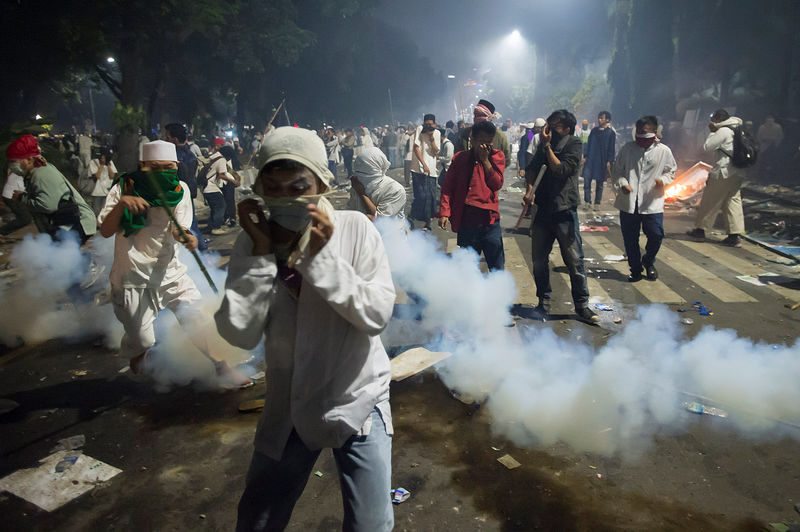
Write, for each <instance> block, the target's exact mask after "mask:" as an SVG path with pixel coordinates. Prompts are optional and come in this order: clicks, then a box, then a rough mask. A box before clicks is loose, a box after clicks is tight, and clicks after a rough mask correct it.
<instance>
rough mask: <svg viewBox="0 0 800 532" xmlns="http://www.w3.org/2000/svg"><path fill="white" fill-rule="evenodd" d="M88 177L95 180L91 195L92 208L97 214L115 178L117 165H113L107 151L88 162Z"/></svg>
mask: <svg viewBox="0 0 800 532" xmlns="http://www.w3.org/2000/svg"><path fill="white" fill-rule="evenodd" d="M89 177H90V178H94V180H95V182H94V187H93V188H92V194H91V196H92V210H94V213H95V215H97V214H100V211H101V210H103V203H105V201H106V196H108V192H109V190H111V185H112V184H113V183H114V180H115V179H116V178H117V167H116V166H114V161H112V160H111V159H110V158H109V154H108V152H107V151H103V152H102V153H100V157H98V158H97V159H92V161H91V162H90V163H89Z"/></svg>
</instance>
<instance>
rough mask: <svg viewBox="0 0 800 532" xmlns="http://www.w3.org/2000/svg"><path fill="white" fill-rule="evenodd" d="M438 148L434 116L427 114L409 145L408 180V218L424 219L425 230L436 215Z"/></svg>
mask: <svg viewBox="0 0 800 532" xmlns="http://www.w3.org/2000/svg"><path fill="white" fill-rule="evenodd" d="M440 148H441V135H440V134H439V130H438V129H436V117H435V116H434V115H432V114H426V115H425V116H424V117H423V119H422V125H421V126H419V127H418V128H417V131H416V134H415V136H414V142H413V145H412V150H413V155H412V158H411V181H412V184H413V191H414V192H413V193H414V200H413V201H412V203H411V210H410V211H409V213H408V218H409V220H419V221H421V222H423V224H424V227H423V230H424V231H430V229H431V219H432V218H435V217H436V216H437V214H438V211H439V190H438V182H437V177H438V176H437V174H436V162H437V159H436V158H437V157H438V156H439V150H440ZM412 223H413V222H412ZM412 227H413V225H412Z"/></svg>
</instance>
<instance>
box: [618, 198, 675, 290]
mask: <svg viewBox="0 0 800 532" xmlns="http://www.w3.org/2000/svg"><path fill="white" fill-rule="evenodd" d="M619 225H620V227H621V228H622V239H623V240H624V241H625V254H626V255H627V256H628V266H630V267H631V273H633V274H636V273H642V266H644V267H645V268H646V267H648V266H652V265H653V264H655V262H656V254H657V253H658V250H659V249H661V241H662V240H664V213H663V212H659V213H656V214H639V210H638V209H636V211H634V213H633V214H628V213H627V212H623V211H619ZM639 228H641V230H642V232H643V233H644V236H646V237H647V244H646V245H645V247H644V257H642V250H641V249H640V248H639Z"/></svg>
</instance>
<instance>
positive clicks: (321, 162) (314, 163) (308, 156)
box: [256, 126, 334, 188]
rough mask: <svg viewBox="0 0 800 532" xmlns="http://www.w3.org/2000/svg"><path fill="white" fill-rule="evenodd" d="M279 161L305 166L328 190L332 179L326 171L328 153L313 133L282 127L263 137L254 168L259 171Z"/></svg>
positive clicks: (331, 175) (328, 171) (296, 128)
mask: <svg viewBox="0 0 800 532" xmlns="http://www.w3.org/2000/svg"><path fill="white" fill-rule="evenodd" d="M280 159H289V160H291V161H295V162H298V163H300V164H302V165H303V166H306V167H307V168H308V169H309V170H311V171H312V172H314V175H316V176H317V177H318V178H319V179H320V181H322V182H323V183H324V184H325V186H326V187H328V188H330V185H331V182H332V181H333V179H334V178H333V174H331V171H330V170H328V152H327V151H326V150H325V144H324V143H323V142H322V139H321V138H319V136H318V135H317V134H316V133H315V132H314V131H310V130H308V129H302V128H299V127H290V126H284V127H279V128H278V129H276V130H275V131H274V132H273V133H271V134H270V135H267V136H265V137H264V142H263V143H262V144H261V150H259V152H258V158H257V160H256V168H258V170H259V171H261V169H262V168H264V165H266V164H269V163H271V162H272V161H278V160H280Z"/></svg>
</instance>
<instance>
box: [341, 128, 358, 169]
mask: <svg viewBox="0 0 800 532" xmlns="http://www.w3.org/2000/svg"><path fill="white" fill-rule="evenodd" d="M339 144H340V146H341V147H342V160H343V161H344V173H345V176H347V177H350V176H351V175H353V154H354V153H355V147H356V137H355V135H353V130H352V129H349V128H348V129H345V130H344V138H343V139H342V140H341V142H340V143H339Z"/></svg>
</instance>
